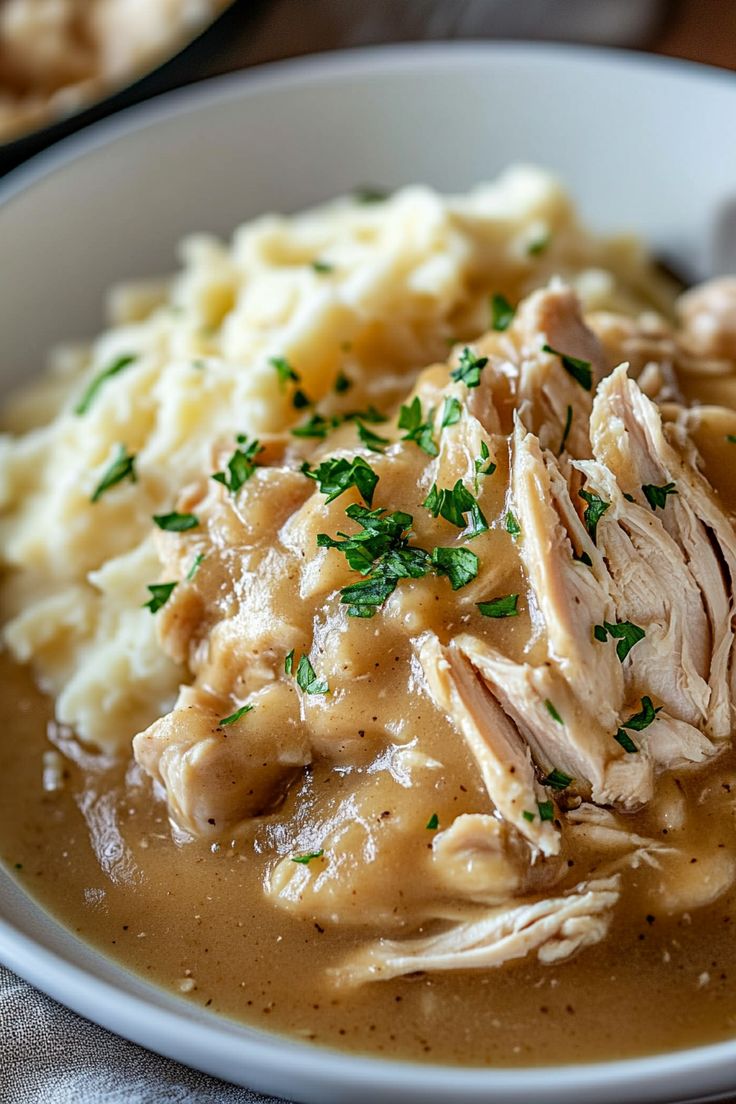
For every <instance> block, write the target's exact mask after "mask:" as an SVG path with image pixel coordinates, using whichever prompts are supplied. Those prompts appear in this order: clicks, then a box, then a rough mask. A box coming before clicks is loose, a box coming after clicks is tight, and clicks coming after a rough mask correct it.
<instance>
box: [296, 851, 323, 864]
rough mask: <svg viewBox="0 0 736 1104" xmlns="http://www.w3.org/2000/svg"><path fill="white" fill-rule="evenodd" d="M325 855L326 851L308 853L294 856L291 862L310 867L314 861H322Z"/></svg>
mask: <svg viewBox="0 0 736 1104" xmlns="http://www.w3.org/2000/svg"><path fill="white" fill-rule="evenodd" d="M323 855H324V851H307V852H306V854H304V855H292V856H291V861H292V862H295V863H301V864H302V865H303V866H308V864H309V863H310V862H311V861H312V859H321V858H322V856H323Z"/></svg>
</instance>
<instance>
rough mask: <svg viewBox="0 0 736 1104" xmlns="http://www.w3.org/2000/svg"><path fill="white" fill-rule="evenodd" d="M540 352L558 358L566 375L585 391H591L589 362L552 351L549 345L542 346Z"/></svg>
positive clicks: (591, 377)
mask: <svg viewBox="0 0 736 1104" xmlns="http://www.w3.org/2000/svg"><path fill="white" fill-rule="evenodd" d="M542 352H543V353H551V354H552V356H556V357H559V358H560V360H561V361H562V367H563V368H564V369H565V371H566V372H567V374H568V375H569V376H572V378H573V379H574V380H576V382H577V383H579V384H580V386H581V387H582V388H583V389H584V390H585V391H590V390H591V388H592V386H593V371H592V368H591V364H590V361H589V360H581V359H580V357H574V356H570V355H569V354H568V353H561V352H559V350H558V349H553V348H552V346H551V345H543V346H542Z"/></svg>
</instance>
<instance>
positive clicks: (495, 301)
mask: <svg viewBox="0 0 736 1104" xmlns="http://www.w3.org/2000/svg"><path fill="white" fill-rule="evenodd" d="M515 313H516V311H515V310H514V308H513V307H512V306H511V304H510V303H509V301H508V299H507V298H506V296H505V295H498V294H496V295H493V296H491V327H492V328H493V329H494V330H496V331H498V332H499V333H502V332H503V331H504V330H507V329H508V328H509V326H510V325H511V323H512V322H513V320H514V314H515Z"/></svg>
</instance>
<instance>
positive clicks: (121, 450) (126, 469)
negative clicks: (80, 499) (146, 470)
mask: <svg viewBox="0 0 736 1104" xmlns="http://www.w3.org/2000/svg"><path fill="white" fill-rule="evenodd" d="M124 479H129V480H130V482H131V483H137V482H138V477H137V475H136V472H135V456H134V455H133V454H132V453H129V452H128V451H127V450H126V448H125V445H118V452H117V456H116V457H115V459H114V460H113V461H112V463H111V464H110V466H109V467H108V468H107V469H106V470H105V472H104V473H103V476H102V479H100V481H99V483H98V484H97V486H96V487H95V489H94V491H93V492H92V494H91V496H90V502H99V500H100V499H101V498H102V496H103V494H105V492H106V491H109V490H110V488H111V487H114V486H115V485H116V484H117V483H122V482H123V480H124Z"/></svg>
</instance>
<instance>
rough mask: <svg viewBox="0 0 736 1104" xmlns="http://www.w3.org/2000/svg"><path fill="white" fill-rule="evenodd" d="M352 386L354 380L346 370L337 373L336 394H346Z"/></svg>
mask: <svg viewBox="0 0 736 1104" xmlns="http://www.w3.org/2000/svg"><path fill="white" fill-rule="evenodd" d="M352 386H353V381H352V380H351V379H350V378H349V377H348V376H346V375H345V373H344V372H342V371H340V372H338V373H337V378H336V379H335V385H334V391H335V394H336V395H344V394H345V392H346V391H349V390H350V388H351V387H352Z"/></svg>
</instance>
